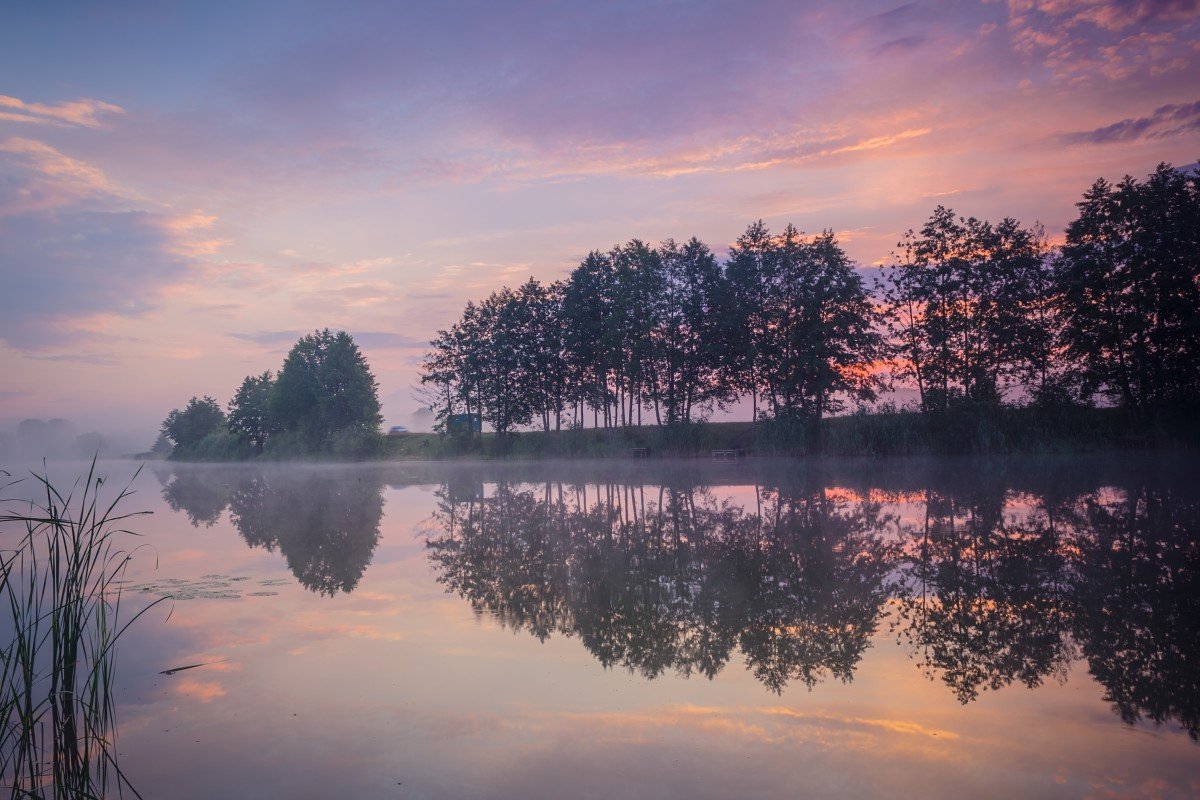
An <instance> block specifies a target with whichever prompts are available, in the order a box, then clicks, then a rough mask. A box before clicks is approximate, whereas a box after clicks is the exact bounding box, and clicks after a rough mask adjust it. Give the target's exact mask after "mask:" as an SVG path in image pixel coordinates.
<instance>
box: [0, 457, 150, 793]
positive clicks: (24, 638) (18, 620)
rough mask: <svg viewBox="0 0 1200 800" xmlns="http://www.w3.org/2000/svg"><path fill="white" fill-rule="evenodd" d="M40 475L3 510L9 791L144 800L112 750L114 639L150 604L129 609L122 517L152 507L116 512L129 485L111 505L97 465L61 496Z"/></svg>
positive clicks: (1, 713) (5, 772)
mask: <svg viewBox="0 0 1200 800" xmlns="http://www.w3.org/2000/svg"><path fill="white" fill-rule="evenodd" d="M43 470H44V468H43ZM3 477H4V478H5V480H6V481H7V483H6V484H5V485H4V486H3V487H2V488H3V489H4V490H6V492H7V490H8V489H10V488H11V487H12V486H13V485H14V484H15V483H16V482H15V481H12V480H11V478H9V476H8V473H4V474H3ZM135 477H136V474H135ZM33 479H34V480H35V481H36V482H37V484H38V486H37V494H38V495H39V498H40V499H39V500H37V501H21V502H19V503H18V502H17V501H13V500H5V501H4V504H5V506H6V507H8V508H14V509H15V510H13V511H7V510H6V511H5V512H4V513H0V533H2V534H3V536H4V539H3V541H4V543H5V546H6V549H4V550H2V551H0V603H3V604H5V605H7V607H8V609H7V610H8V611H9V616H10V618H9V619H8V620H3V618H2V617H0V621H2V624H3V625H4V627H3V634H4V639H3V647H2V649H0V722H2V728H0V780H2V781H3V784H4V786H5V788H7V789H9V790H10V792H11V796H12V797H13V798H55V800H57V799H58V798H72V799H74V798H85V799H86V798H105V797H112V796H125V795H126V794H128V795H131V796H135V797H140V795H138V793H137V791H136V790H135V789H134V788H133V786H132V785H130V783H129V781H128V780H127V779H126V778H125V776H124V774H123V773H122V772H121V770H120V768H119V766H118V765H117V761H116V757H115V749H114V747H113V742H114V735H115V700H114V678H115V664H116V644H117V641H118V640H119V639H120V638H121V635H122V634H123V633H124V632H125V631H126V630H127V629H128V627H129V626H130V625H131V624H132V623H133V622H134V621H135V620H137V618H138V617H140V616H141V615H142V614H143V613H145V612H146V611H147V610H148V609H149V608H150V607H152V606H153V605H154V604H151V605H150V606H147V607H146V608H143V609H142V610H140V611H138V612H137V613H135V614H133V615H132V616H129V615H128V614H123V613H122V596H121V580H122V577H123V576H124V574H125V571H126V569H127V567H128V565H129V563H130V559H131V558H132V557H133V555H134V554H135V553H136V552H137V550H138V549H139V548H138V547H133V548H132V549H126V547H125V545H124V542H125V538H124V537H125V536H127V535H128V536H136V535H137V534H134V533H132V532H131V531H129V530H127V529H125V528H124V524H125V523H126V521H127V520H129V519H131V518H133V517H136V516H140V515H142V514H144V513H149V512H133V513H121V512H119V511H118V506H120V505H121V504H122V503H123V502H124V501H125V500H126V499H127V498H128V497H129V495H130V494H131V492H130V489H129V488H128V486H127V487H126V488H125V489H123V490H121V491H120V492H118V493H117V494H116V496H115V498H114V499H112V500H111V502H107V503H106V502H103V501H102V500H101V496H100V490H101V488H102V487H103V485H104V482H105V479H104V478H103V477H101V476H98V475H97V474H96V464H95V461H93V462H92V464H91V466H90V467H89V469H88V472H87V475H86V477H84V478H81V479H79V480H78V481H76V482H75V483H74V484H73V485H72V487H71V489H70V490H69V491H68V492H66V493H65V494H64V493H63V492H62V491H60V490H59V489H57V488H55V486H54V485H52V484H51V482H50V480H49V478H48V477H47V476H46V475H45V474H42V475H38V474H36V473H35V474H34V475H33ZM125 616H129V619H128V620H126V619H124V617H125Z"/></svg>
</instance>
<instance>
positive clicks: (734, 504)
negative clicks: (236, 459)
mask: <svg viewBox="0 0 1200 800" xmlns="http://www.w3.org/2000/svg"><path fill="white" fill-rule="evenodd" d="M939 469H940V468H939ZM384 474H385V471H384V470H382V469H381V470H374V469H355V470H328V469H320V468H296V467H292V468H284V467H279V468H265V469H245V468H243V469H238V470H217V469H203V468H201V469H184V470H178V471H172V472H171V473H170V474H167V475H161V476H160V479H161V480H162V481H163V497H164V499H165V500H166V501H167V503H168V504H169V505H170V506H171V507H172V508H174V509H177V510H179V511H181V512H183V513H185V514H187V516H188V518H189V519H190V520H191V521H192V523H193V524H195V525H198V526H199V525H212V524H214V523H215V522H216V521H217V520H218V519H219V518H220V515H221V514H222V512H223V511H224V510H225V509H228V510H229V516H230V519H231V520H232V522H233V524H234V525H235V526H236V528H237V530H238V531H239V532H240V534H241V535H242V537H243V538H244V539H245V540H246V542H247V543H249V544H250V545H251V546H255V547H264V548H266V549H268V550H271V551H274V550H276V549H278V551H279V552H280V553H282V554H283V556H284V557H285V558H286V560H287V563H288V566H289V567H290V568H291V570H292V572H293V573H294V574H295V575H296V577H297V578H298V579H299V580H300V582H301V583H302V584H303V585H304V586H306V587H307V588H309V589H311V590H312V591H314V592H319V593H322V594H328V595H333V594H335V593H337V592H339V591H342V592H349V591H352V590H353V589H354V588H355V587H356V586H357V585H358V583H359V581H360V579H361V577H362V575H363V572H364V570H365V569H366V567H367V565H368V564H369V563H370V561H371V558H372V555H373V553H374V550H375V547H376V545H377V543H378V540H379V525H380V522H381V519H382V516H383V497H382V489H383V485H384V478H383V475H384ZM494 474H498V475H500V476H503V475H507V474H511V472H506V471H504V470H498V471H497V472H496V473H494ZM418 477H420V476H418ZM675 477H676V479H677V481H678V482H676V483H675V484H671V485H661V486H658V485H650V484H636V483H633V484H630V483H619V482H616V481H617V479H616V478H615V477H614V479H612V480H608V481H603V482H599V483H585V482H582V481H576V482H573V483H568V482H557V481H552V482H543V483H531V482H525V483H511V482H504V481H503V480H501V481H500V482H485V474H484V473H483V472H480V471H477V470H473V469H463V470H457V471H454V472H453V473H452V475H451V477H449V478H448V479H447V480H446V481H445V482H444V483H442V484H441V487H440V489H439V490H438V492H437V498H438V504H437V510H436V512H435V513H434V515H433V517H432V519H431V524H430V528H429V530H428V532H427V533H428V535H427V539H426V542H427V552H428V556H429V558H430V560H431V562H432V564H433V565H434V567H435V568H436V571H437V574H438V580H439V581H440V582H441V583H443V584H444V585H445V586H446V588H447V590H448V591H451V592H454V593H456V594H458V595H460V596H462V597H463V598H465V599H466V600H467V601H468V602H469V603H470V604H471V606H472V608H473V609H474V610H475V611H476V613H478V614H481V615H483V614H486V615H489V616H491V617H494V618H495V619H497V620H499V621H500V622H501V624H503V625H505V626H507V627H510V628H512V629H514V630H520V631H527V632H528V633H530V634H532V635H534V636H536V637H537V638H538V639H539V640H545V639H547V638H549V637H551V636H554V635H559V636H569V637H574V638H577V639H578V640H579V641H580V642H581V643H582V644H583V645H584V647H585V648H586V649H587V650H588V651H589V652H590V653H591V654H592V655H593V656H595V658H596V659H597V660H598V661H599V662H600V663H601V664H603V665H604V666H605V667H620V668H625V669H629V670H631V671H633V672H635V673H637V674H639V675H642V676H645V677H647V678H654V677H657V676H660V675H664V674H668V673H673V674H679V675H684V676H690V675H702V676H705V677H708V678H712V677H714V676H716V675H717V674H719V673H720V672H721V671H722V670H724V669H725V668H726V667H727V666H728V664H729V663H730V661H731V660H733V659H735V658H737V659H740V660H741V661H742V662H743V663H745V664H746V666H747V668H748V669H749V670H750V671H751V672H752V674H753V675H754V676H755V678H756V679H757V680H759V681H760V682H761V683H762V684H763V685H764V686H766V687H767V688H769V689H770V690H772V691H775V692H782V691H783V690H784V688H785V687H786V686H788V685H789V684H793V683H802V684H804V685H805V686H808V687H810V688H811V687H813V686H815V685H816V684H817V683H819V682H820V681H822V680H828V679H830V678H833V679H836V680H841V681H849V680H851V679H852V678H853V676H854V674H855V671H856V669H857V668H858V665H859V663H860V661H861V660H862V658H863V657H864V654H865V653H866V651H867V649H868V648H869V647H870V646H871V643H872V641H874V640H876V639H877V638H878V636H877V634H878V632H879V629H880V626H881V625H883V624H884V623H885V621H886V623H887V624H888V625H890V626H891V632H892V633H894V634H896V636H897V637H898V639H899V640H900V641H901V642H903V643H904V644H905V645H906V647H907V650H908V652H909V653H910V655H911V656H912V657H913V659H914V660H915V661H916V662H917V664H918V665H919V667H920V668H921V669H922V670H924V671H925V672H926V673H927V674H928V675H929V676H930V677H932V678H934V679H938V680H940V681H941V682H943V683H944V684H945V685H946V687H947V688H948V689H949V690H950V691H951V692H952V693H953V695H954V696H955V697H956V698H957V699H958V700H959V701H961V702H963V703H968V702H971V701H972V700H974V699H976V698H977V697H978V696H979V694H980V693H981V692H983V691H987V690H998V689H1001V688H1003V687H1006V686H1010V685H1019V686H1022V685H1023V686H1027V687H1030V688H1032V687H1036V686H1038V685H1040V684H1041V683H1043V682H1044V681H1046V680H1049V679H1056V678H1062V677H1065V675H1066V671H1067V668H1068V666H1069V665H1070V664H1071V662H1072V661H1073V660H1076V659H1082V660H1084V661H1085V662H1086V665H1087V668H1088V670H1089V672H1090V673H1091V674H1092V676H1094V678H1095V679H1096V680H1097V681H1098V682H1099V683H1100V684H1101V686H1102V687H1103V688H1104V691H1105V694H1106V697H1107V699H1108V701H1109V702H1110V703H1112V705H1113V706H1114V708H1115V709H1116V711H1117V713H1118V714H1119V716H1120V718H1121V719H1123V720H1125V721H1126V722H1128V723H1131V724H1133V723H1136V722H1138V721H1139V720H1147V721H1150V722H1152V723H1157V724H1163V723H1169V722H1178V723H1180V724H1181V725H1182V726H1183V727H1184V728H1185V729H1186V730H1187V731H1188V732H1189V733H1190V734H1191V735H1192V736H1193V737H1200V493H1198V492H1197V489H1196V485H1197V483H1196V481H1195V474H1194V470H1190V469H1181V470H1178V471H1177V472H1175V473H1165V474H1158V473H1153V472H1150V473H1147V472H1146V471H1145V470H1141V471H1139V470H1137V469H1134V470H1127V471H1124V472H1118V473H1117V474H1115V475H1109V476H1104V475H1101V474H1099V473H1091V474H1084V473H1081V472H1079V471H1070V470H1068V471H1067V472H1063V471H1062V468H1061V467H1058V468H1055V469H1052V470H1049V471H1040V472H1039V471H1038V470H1036V469H1032V470H1027V471H1022V472H1020V473H1017V474H1014V473H1012V472H1005V471H1004V470H1003V469H999V468H998V469H995V470H991V471H989V470H988V469H983V470H978V471H975V472H970V473H962V474H956V472H955V471H954V470H953V469H949V468H947V469H945V470H941V471H935V472H931V473H927V474H921V475H917V476H915V477H912V476H902V478H901V479H897V478H895V477H894V476H890V475H888V474H880V475H872V476H869V479H868V480H869V482H864V483H863V484H862V485H855V487H854V488H853V489H846V488H832V487H833V486H836V485H838V484H836V483H834V482H831V480H830V479H829V478H827V477H822V476H819V475H817V476H810V477H809V478H807V479H802V480H799V481H797V482H793V483H779V482H775V483H773V484H772V483H766V482H760V483H759V484H758V485H753V484H751V485H749V486H745V487H740V488H738V489H729V488H706V487H704V486H702V485H700V484H699V483H697V482H696V481H694V480H691V479H690V476H689V477H688V479H686V480H678V477H679V476H678V475H676V476H675ZM421 479H422V480H427V479H425V478H421ZM842 485H847V484H845V483H843V484H842Z"/></svg>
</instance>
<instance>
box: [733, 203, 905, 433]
mask: <svg viewBox="0 0 1200 800" xmlns="http://www.w3.org/2000/svg"><path fill="white" fill-rule="evenodd" d="M764 237H765V238H764ZM729 270H730V272H731V273H732V275H731V281H734V282H735V283H736V286H737V288H736V289H735V296H736V298H737V301H738V302H739V303H741V304H744V305H743V306H742V311H741V313H740V314H739V315H738V316H739V318H740V319H743V320H746V322H745V323H744V324H745V330H746V335H747V336H748V343H747V345H748V346H747V356H748V358H747V359H746V361H745V362H744V363H747V364H748V365H749V366H750V369H751V370H752V383H753V386H754V387H756V388H757V389H758V390H760V391H762V392H763V393H764V394H765V396H766V398H767V400H768V401H769V404H770V409H771V413H772V415H773V416H775V417H777V418H787V419H794V420H801V421H814V420H819V419H820V418H821V417H822V416H824V415H825V414H826V413H829V412H833V411H837V410H840V409H841V408H842V407H843V405H844V403H845V401H846V400H847V399H851V400H872V399H874V398H875V396H876V391H877V389H878V388H879V386H880V380H879V378H878V376H877V374H876V373H875V372H874V371H873V366H874V362H876V361H877V360H878V359H879V358H881V356H882V355H883V340H882V337H881V336H880V334H879V333H878V331H877V330H876V325H875V323H876V313H875V309H874V306H873V304H872V302H871V298H870V296H869V294H868V292H867V289H866V287H865V286H864V284H863V281H862V278H860V277H859V275H858V273H856V272H855V271H854V267H853V265H852V264H851V263H850V260H849V258H848V257H847V256H846V254H845V252H844V251H843V250H842V249H841V246H840V245H839V244H838V243H837V239H836V238H835V237H834V235H833V233H832V232H831V231H826V232H825V233H822V234H820V235H819V236H815V237H813V238H812V239H806V238H805V237H803V236H802V235H801V234H800V232H799V231H797V230H796V229H795V228H794V227H792V226H791V225H789V226H787V228H785V229H784V231H783V233H782V234H781V235H780V236H778V237H770V236H769V235H768V234H767V231H766V229H765V227H762V226H761V224H759V225H754V226H751V228H750V229H749V230H748V231H747V232H746V234H745V235H744V236H743V237H742V239H739V245H737V246H736V249H735V252H734V255H733V257H732V258H731V262H730V266H729Z"/></svg>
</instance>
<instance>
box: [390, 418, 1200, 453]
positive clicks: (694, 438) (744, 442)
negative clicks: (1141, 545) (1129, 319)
mask: <svg viewBox="0 0 1200 800" xmlns="http://www.w3.org/2000/svg"><path fill="white" fill-rule="evenodd" d="M1198 446H1200V421H1197V419H1196V417H1195V416H1190V417H1188V416H1184V415H1180V417H1179V418H1178V419H1171V420H1169V421H1168V422H1160V423H1158V424H1148V425H1138V424H1135V423H1133V422H1131V421H1130V419H1129V417H1128V416H1127V415H1126V414H1125V413H1124V412H1122V411H1120V410H1119V409H1112V408H1065V409H1055V410H1050V411H1047V410H1044V409H1034V408H1000V409H991V410H990V411H989V412H988V413H986V414H979V413H954V412H950V413H945V414H920V413H916V412H894V413H878V414H852V415H848V416H843V417H830V418H827V419H824V420H822V421H821V423H820V426H819V428H818V429H817V430H816V431H812V430H806V429H804V427H803V426H799V425H784V424H780V423H778V422H771V421H768V422H759V423H757V424H754V423H750V422H709V423H695V424H691V425H685V426H677V427H674V428H667V427H660V426H643V427H636V426H632V427H623V428H601V429H595V428H584V429H580V430H561V431H549V432H546V431H522V432H518V433H513V434H509V435H508V436H505V437H498V436H496V435H495V434H491V433H484V434H482V435H481V436H477V437H474V438H471V439H455V438H453V437H448V436H440V435H438V434H432V433H407V434H402V435H399V436H390V437H387V438H386V439H385V440H384V443H383V445H382V446H381V451H380V453H379V457H380V458H382V459H384V460H449V459H463V458H476V459H478V458H484V459H488V458H507V459H549V458H695V457H711V456H712V454H713V451H715V450H717V451H734V452H735V453H736V454H737V455H760V456H807V455H828V456H940V455H984V454H987V455H1008V454H1022V453H1023V454H1072V453H1100V452H1114V451H1115V452H1127V451H1147V450H1168V451H1170V450H1192V449H1196V448H1197V447H1198Z"/></svg>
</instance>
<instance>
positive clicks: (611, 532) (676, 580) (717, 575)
mask: <svg viewBox="0 0 1200 800" xmlns="http://www.w3.org/2000/svg"><path fill="white" fill-rule="evenodd" d="M648 494H650V495H651V496H649V497H648V496H647V495H648ZM756 506H759V507H761V509H762V510H761V512H760V511H758V510H756V511H755V512H754V513H746V512H745V511H744V510H743V509H741V508H740V507H738V506H736V505H733V504H731V503H725V504H718V503H717V502H716V501H715V500H714V499H713V497H712V496H711V495H710V494H709V493H708V492H707V491H705V490H703V489H696V488H691V489H682V490H679V489H667V488H665V487H660V488H658V489H656V490H653V491H651V492H649V493H648V492H647V490H646V489H645V488H644V487H631V486H618V485H611V484H609V485H597V486H574V487H564V486H562V485H557V484H548V485H545V486H544V487H540V488H539V489H530V488H519V487H514V486H511V485H507V484H501V485H499V486H497V487H496V488H495V489H494V491H492V492H491V493H490V494H489V495H488V496H487V497H486V498H483V497H479V498H471V499H468V500H466V501H463V502H454V501H453V499H452V498H451V497H450V496H449V493H448V492H446V491H443V492H442V503H441V507H440V509H439V512H438V514H437V515H436V516H435V520H436V522H437V525H436V526H435V527H436V532H435V533H434V534H433V535H432V536H431V537H430V538H429V540H428V547H429V551H430V558H431V560H432V561H433V563H434V564H435V565H436V566H437V567H438V569H439V573H440V578H439V580H440V581H441V582H443V583H444V584H446V586H447V587H448V588H449V589H450V590H452V591H455V592H457V593H458V594H460V595H461V596H463V597H464V598H466V599H467V600H468V601H469V602H470V603H471V604H472V606H473V607H474V608H475V609H476V611H478V612H480V613H483V612H485V611H486V612H489V613H491V614H493V615H494V616H495V617H496V618H497V619H499V620H500V621H501V622H503V623H504V624H506V625H509V626H511V627H514V628H518V629H525V630H528V631H530V632H531V633H533V634H534V635H535V636H537V637H538V638H539V639H545V638H546V637H548V636H550V635H551V634H552V633H556V632H557V633H560V634H564V635H568V636H577V637H578V638H579V639H580V640H581V641H582V642H583V644H584V646H585V647H586V648H587V649H588V650H589V651H590V652H591V653H592V654H593V655H594V656H595V657H596V658H597V659H598V660H599V661H600V662H601V663H602V664H604V665H605V666H606V667H607V666H614V665H620V666H623V667H626V668H628V669H630V670H633V671H635V672H637V673H639V674H641V675H644V676H646V677H655V676H658V675H661V674H663V673H664V672H667V671H669V670H673V671H676V672H678V673H681V674H684V675H690V674H692V673H696V674H701V675H705V676H707V677H712V676H714V675H716V674H717V673H718V672H720V671H721V670H722V669H723V668H724V666H725V665H726V664H727V663H728V661H729V659H730V657H731V654H732V652H733V650H734V649H735V648H738V649H740V650H741V652H742V653H743V655H744V657H745V660H746V662H747V664H748V666H749V667H750V669H751V670H752V671H753V673H754V675H755V676H756V677H757V678H758V679H759V680H760V681H762V682H763V683H764V684H765V685H766V686H768V687H769V688H771V689H772V690H774V691H782V689H783V688H784V687H785V686H786V685H787V684H788V682H789V681H792V680H800V681H802V682H803V683H805V684H806V685H808V686H812V685H814V684H815V683H816V682H817V681H819V680H821V679H822V678H823V677H824V676H826V675H831V676H833V677H835V678H838V679H840V680H850V679H851V678H852V677H853V674H854V667H855V665H856V664H857V663H858V661H859V659H861V657H862V654H863V652H864V651H865V650H866V649H867V647H868V646H869V643H870V637H871V635H872V634H873V633H874V631H875V627H876V624H877V620H878V617H879V613H880V609H881V607H882V605H883V603H884V602H885V600H886V598H887V596H888V589H887V586H886V580H885V579H886V577H887V574H888V571H889V569H890V567H891V562H892V560H893V559H894V556H895V552H896V550H895V548H894V547H893V546H890V545H888V544H886V543H885V542H884V541H883V539H882V537H881V536H880V535H879V531H880V530H881V528H882V525H883V523H884V519H883V518H882V517H881V516H880V515H879V514H878V509H877V508H875V507H873V506H871V505H870V504H867V503H861V502H857V503H852V502H846V501H840V500H834V499H832V498H831V497H829V496H828V495H827V494H826V493H825V492H824V491H823V490H820V489H817V490H812V491H810V492H808V493H805V494H799V495H797V494H793V493H790V492H783V491H780V490H774V489H768V490H764V491H762V492H761V493H760V494H759V496H758V503H757V504H756Z"/></svg>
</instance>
